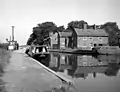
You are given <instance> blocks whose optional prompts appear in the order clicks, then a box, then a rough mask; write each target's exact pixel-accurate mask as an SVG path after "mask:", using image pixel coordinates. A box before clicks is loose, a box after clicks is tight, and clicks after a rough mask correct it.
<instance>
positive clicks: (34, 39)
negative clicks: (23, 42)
mask: <svg viewBox="0 0 120 92" xmlns="http://www.w3.org/2000/svg"><path fill="white" fill-rule="evenodd" d="M62 30H65V28H64V26H60V27H57V26H56V24H55V23H53V22H44V23H41V24H38V25H37V27H34V28H33V33H32V34H31V35H30V37H29V39H28V41H27V44H28V45H31V44H39V45H42V44H44V43H46V42H45V40H44V39H47V38H49V32H56V31H62ZM46 41H49V39H48V40H46Z"/></svg>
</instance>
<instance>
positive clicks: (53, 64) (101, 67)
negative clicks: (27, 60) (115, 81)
mask: <svg viewBox="0 0 120 92" xmlns="http://www.w3.org/2000/svg"><path fill="white" fill-rule="evenodd" d="M40 62H41V63H43V64H45V65H46V66H48V67H49V68H51V69H52V70H54V71H56V72H60V73H64V74H66V75H67V76H71V77H73V78H84V79H86V78H87V76H88V75H89V74H92V76H93V78H96V77H97V74H100V73H101V74H104V75H105V76H116V75H117V74H118V71H119V69H120V57H119V56H114V55H108V56H106V55H99V56H91V55H89V56H88V55H71V54H58V53H52V54H50V56H48V57H47V58H45V59H41V60H40Z"/></svg>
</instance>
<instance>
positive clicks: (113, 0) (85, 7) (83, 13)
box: [0, 0, 120, 44]
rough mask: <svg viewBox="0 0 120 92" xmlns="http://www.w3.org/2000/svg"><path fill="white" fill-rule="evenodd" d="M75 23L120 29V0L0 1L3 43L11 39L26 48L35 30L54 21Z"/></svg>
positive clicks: (57, 22) (64, 23)
mask: <svg viewBox="0 0 120 92" xmlns="http://www.w3.org/2000/svg"><path fill="white" fill-rule="evenodd" d="M75 20H85V21H86V22H88V24H104V23H105V22H109V21H111V22H117V24H118V26H119V28H120V0H0V42H4V41H5V39H6V38H9V36H11V32H12V27H11V26H15V40H17V41H18V42H19V43H20V44H26V41H27V39H28V37H29V35H30V34H31V33H32V28H33V27H35V26H37V24H38V23H42V22H46V21H52V22H54V23H55V24H56V25H57V26H61V25H64V26H65V27H66V26H67V23H69V22H70V21H75Z"/></svg>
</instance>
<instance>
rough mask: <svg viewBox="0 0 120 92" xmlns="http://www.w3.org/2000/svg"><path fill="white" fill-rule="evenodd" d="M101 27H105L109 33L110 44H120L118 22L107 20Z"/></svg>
mask: <svg viewBox="0 0 120 92" xmlns="http://www.w3.org/2000/svg"><path fill="white" fill-rule="evenodd" d="M101 28H102V29H105V30H106V32H107V33H108V35H109V45H110V46H115V45H119V40H118V39H119V37H118V34H120V30H119V28H118V26H117V23H116V22H107V23H105V24H103V25H101Z"/></svg>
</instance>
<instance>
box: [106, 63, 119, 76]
mask: <svg viewBox="0 0 120 92" xmlns="http://www.w3.org/2000/svg"><path fill="white" fill-rule="evenodd" d="M119 68H120V65H118V64H110V65H109V66H108V68H107V70H106V71H105V75H107V76H116V75H117V73H118V71H119Z"/></svg>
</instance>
